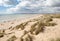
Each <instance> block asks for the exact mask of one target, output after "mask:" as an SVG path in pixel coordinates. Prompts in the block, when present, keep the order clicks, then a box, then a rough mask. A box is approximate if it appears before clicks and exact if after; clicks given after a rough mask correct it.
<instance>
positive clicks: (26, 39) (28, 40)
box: [25, 35, 33, 41]
mask: <svg viewBox="0 0 60 41" xmlns="http://www.w3.org/2000/svg"><path fill="white" fill-rule="evenodd" d="M25 41H33V38H32V36H30V35H28V36H27V37H26V38H25Z"/></svg>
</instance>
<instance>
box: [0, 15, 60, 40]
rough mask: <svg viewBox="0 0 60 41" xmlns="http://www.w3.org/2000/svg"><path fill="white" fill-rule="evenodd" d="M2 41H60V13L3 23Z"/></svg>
mask: <svg viewBox="0 0 60 41" xmlns="http://www.w3.org/2000/svg"><path fill="white" fill-rule="evenodd" d="M3 28H4V29H3ZM0 41H60V14H44V15H36V16H34V17H31V18H28V19H24V20H19V21H18V20H14V21H10V22H6V23H2V24H0Z"/></svg>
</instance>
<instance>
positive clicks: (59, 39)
mask: <svg viewBox="0 0 60 41" xmlns="http://www.w3.org/2000/svg"><path fill="white" fill-rule="evenodd" d="M50 41H60V38H56V39H51V40H50Z"/></svg>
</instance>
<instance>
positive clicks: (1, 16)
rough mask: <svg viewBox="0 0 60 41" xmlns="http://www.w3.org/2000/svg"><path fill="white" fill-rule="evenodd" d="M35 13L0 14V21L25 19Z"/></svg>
mask: <svg viewBox="0 0 60 41" xmlns="http://www.w3.org/2000/svg"><path fill="white" fill-rule="evenodd" d="M34 15H36V14H0V23H3V22H4V21H10V20H14V19H18V18H19V19H25V18H30V17H33V16H34Z"/></svg>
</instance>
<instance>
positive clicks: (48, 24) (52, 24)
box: [45, 23, 56, 26]
mask: <svg viewBox="0 0 60 41" xmlns="http://www.w3.org/2000/svg"><path fill="white" fill-rule="evenodd" d="M55 25H56V23H45V26H55Z"/></svg>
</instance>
